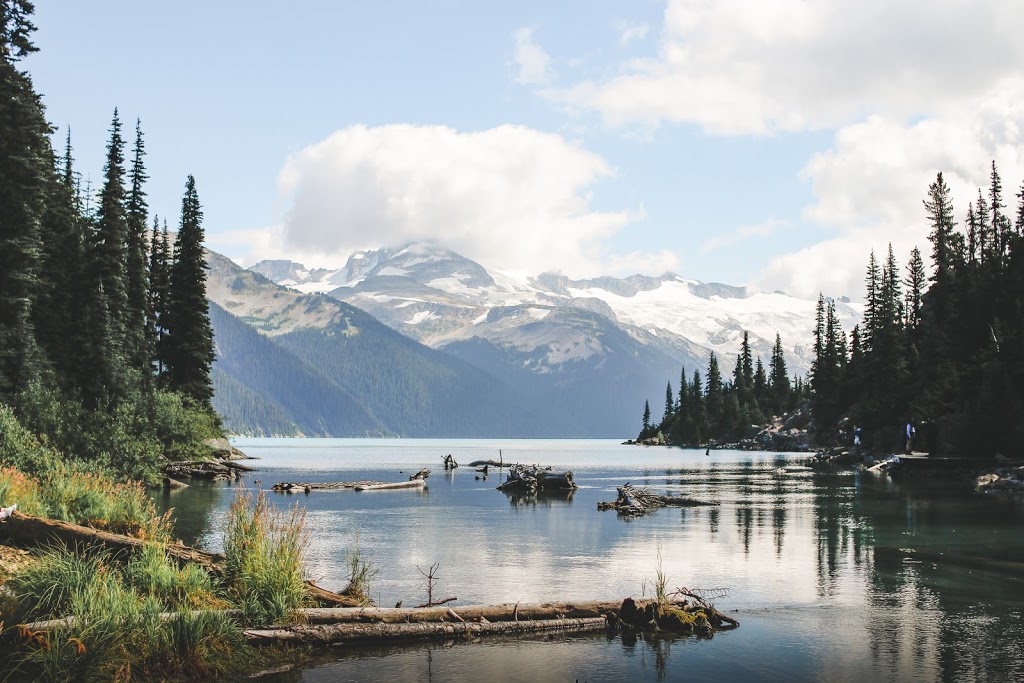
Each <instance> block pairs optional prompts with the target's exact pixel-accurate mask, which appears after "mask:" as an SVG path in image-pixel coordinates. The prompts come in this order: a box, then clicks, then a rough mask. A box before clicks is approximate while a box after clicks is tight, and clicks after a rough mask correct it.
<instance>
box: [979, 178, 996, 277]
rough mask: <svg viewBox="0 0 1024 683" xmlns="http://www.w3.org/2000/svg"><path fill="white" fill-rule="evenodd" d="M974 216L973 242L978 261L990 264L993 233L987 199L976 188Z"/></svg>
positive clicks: (993, 245)
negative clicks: (976, 197)
mask: <svg viewBox="0 0 1024 683" xmlns="http://www.w3.org/2000/svg"><path fill="white" fill-rule="evenodd" d="M974 218H975V222H976V224H977V226H978V227H977V229H976V231H975V234H976V237H975V243H976V246H977V249H978V262H979V263H981V264H983V265H991V263H992V259H993V258H994V256H995V235H994V234H993V232H992V225H991V224H990V223H989V218H988V201H987V200H986V199H985V196H984V195H982V193H981V189H980V188H979V189H978V203H977V205H976V206H975V207H974Z"/></svg>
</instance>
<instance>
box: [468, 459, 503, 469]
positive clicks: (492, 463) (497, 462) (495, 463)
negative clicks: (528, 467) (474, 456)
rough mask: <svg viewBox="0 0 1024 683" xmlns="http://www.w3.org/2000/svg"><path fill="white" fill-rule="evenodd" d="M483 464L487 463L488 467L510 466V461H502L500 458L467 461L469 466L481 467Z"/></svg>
mask: <svg viewBox="0 0 1024 683" xmlns="http://www.w3.org/2000/svg"><path fill="white" fill-rule="evenodd" d="M484 465H487V466H488V467H510V466H511V465H510V463H507V462H502V461H500V460H474V461H473V462H471V463H469V466H470V467H483V466H484Z"/></svg>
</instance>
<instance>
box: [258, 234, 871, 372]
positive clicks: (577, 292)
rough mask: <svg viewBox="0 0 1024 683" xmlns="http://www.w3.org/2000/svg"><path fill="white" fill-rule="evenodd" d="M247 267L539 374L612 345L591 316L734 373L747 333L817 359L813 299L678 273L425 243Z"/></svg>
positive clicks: (847, 310) (806, 359) (801, 360)
mask: <svg viewBox="0 0 1024 683" xmlns="http://www.w3.org/2000/svg"><path fill="white" fill-rule="evenodd" d="M251 270H253V271H256V272H258V273H260V274H262V275H264V276H266V277H267V278H269V279H270V280H273V281H274V282H277V283H278V284H282V285H285V286H288V287H291V288H294V289H297V290H299V291H303V292H328V293H330V294H331V296H333V297H335V298H337V299H340V300H343V301H346V302H348V303H350V304H352V305H354V306H356V307H358V308H361V309H363V310H365V311H367V312H369V313H370V314H372V315H373V316H375V317H376V318H378V319H379V320H381V321H382V322H384V323H385V324H387V325H388V326H390V327H392V328H394V329H396V330H398V331H400V332H402V333H403V334H406V335H408V336H410V337H412V338H414V339H416V340H418V341H420V342H422V343H424V344H426V345H428V346H432V347H435V348H442V347H449V346H452V347H453V348H452V350H455V349H456V348H457V347H456V346H453V345H457V344H459V343H462V342H467V341H469V340H472V339H481V340H484V341H487V342H489V343H491V344H494V345H496V346H498V347H500V348H502V349H506V350H508V351H509V352H512V353H514V354H526V355H527V356H529V359H526V358H524V359H521V361H522V362H523V363H524V364H525V365H526V366H530V367H531V369H532V370H533V372H542V373H543V372H552V371H554V370H556V369H557V368H558V366H560V365H561V364H563V363H566V362H568V361H579V360H584V359H591V360H595V359H596V358H598V357H600V356H601V355H602V353H603V352H604V351H605V350H606V349H603V347H602V342H601V340H600V339H599V338H595V337H594V336H593V328H592V322H593V320H594V318H593V317H592V316H593V314H596V315H598V316H600V317H603V318H605V319H607V320H608V321H610V323H612V326H613V327H615V328H617V329H618V331H620V332H621V333H624V334H625V335H627V336H628V337H629V338H630V339H632V340H633V341H634V342H635V343H636V344H637V345H638V347H645V350H646V351H647V352H655V351H656V352H657V353H659V354H663V355H665V356H668V357H670V358H672V359H673V360H674V361H675V362H676V363H677V364H683V365H687V366H689V367H690V368H697V369H701V370H702V371H703V370H704V368H705V367H706V363H707V356H708V354H709V352H710V351H714V352H715V353H716V354H717V355H719V356H720V357H721V358H722V360H723V364H722V365H723V368H726V369H731V364H729V363H730V362H732V361H731V360H730V359H734V358H735V355H736V353H737V351H738V350H739V346H740V341H741V340H742V338H743V332H744V331H747V332H749V333H750V339H751V344H752V347H753V350H754V352H755V354H756V355H760V356H762V358H763V360H764V362H765V363H767V360H768V357H769V355H770V352H771V347H772V345H773V344H774V341H775V335H776V333H778V334H779V335H781V337H782V342H783V346H784V347H785V349H786V357H787V363H788V366H789V371H790V373H791V374H794V373H799V374H803V373H804V372H806V371H807V369H808V368H809V366H810V361H811V354H812V338H813V330H814V319H815V306H816V302H815V301H813V300H807V299H798V298H795V297H791V296H788V295H786V294H783V293H781V292H772V293H767V292H758V291H755V290H752V289H749V288H746V287H734V286H730V285H724V284H719V283H703V282H698V281H695V280H688V279H685V278H683V277H680V276H678V275H676V274H674V273H665V274H664V275H662V276H660V277H649V276H643V275H634V276H631V277H626V278H614V277H599V278H593V279H588V280H573V279H570V278H567V277H564V276H561V275H556V274H552V273H544V274H541V275H537V276H532V277H531V276H528V275H524V274H520V273H506V272H501V271H491V272H488V271H487V270H486V269H485V268H484V267H483V266H481V265H480V264H478V263H476V262H474V261H472V260H470V259H467V258H465V257H463V256H461V255H459V254H457V253H455V252H453V251H451V250H448V249H443V248H440V247H436V246H433V245H429V244H422V243H414V244H407V245H404V246H402V247H398V248H385V249H379V250H374V251H366V252H357V253H355V254H353V255H352V256H351V257H350V258H349V260H348V262H347V263H346V264H345V266H344V267H343V268H340V269H337V270H330V269H320V270H308V269H305V268H303V267H302V266H301V265H299V264H294V263H291V262H287V261H284V262H282V261H263V262H261V263H258V264H256V265H255V266H253V267H252V268H251ZM836 312H837V314H838V316H839V319H840V321H841V323H842V324H843V327H844V329H846V330H848V331H849V330H850V329H852V327H853V325H854V324H855V323H856V322H857V321H859V319H860V317H861V311H860V307H859V306H855V305H852V304H850V303H848V302H847V301H839V302H837V303H836ZM584 321H586V322H584ZM636 350H637V351H639V350H642V349H636Z"/></svg>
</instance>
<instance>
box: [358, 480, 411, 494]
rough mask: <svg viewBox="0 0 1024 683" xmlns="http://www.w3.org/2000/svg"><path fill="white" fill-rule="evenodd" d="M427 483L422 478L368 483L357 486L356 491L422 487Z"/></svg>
mask: <svg viewBox="0 0 1024 683" xmlns="http://www.w3.org/2000/svg"><path fill="white" fill-rule="evenodd" d="M425 485H426V483H425V482H424V481H423V480H422V479H413V480H412V481H395V482H390V483H387V484H367V485H361V486H357V487H356V491H388V490H391V489H421V488H423V487H424V486H425Z"/></svg>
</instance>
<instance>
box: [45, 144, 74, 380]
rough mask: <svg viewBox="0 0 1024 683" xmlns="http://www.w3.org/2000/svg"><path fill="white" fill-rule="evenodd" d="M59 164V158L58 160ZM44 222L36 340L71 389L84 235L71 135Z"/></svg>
mask: <svg viewBox="0 0 1024 683" xmlns="http://www.w3.org/2000/svg"><path fill="white" fill-rule="evenodd" d="M57 161H58V160H55V162H57ZM47 187H48V191H47V196H46V200H45V209H44V212H43V218H42V222H41V237H42V240H41V246H42V251H41V268H40V278H39V282H40V288H39V293H38V298H37V302H36V304H35V305H34V307H33V318H34V326H35V330H36V338H37V340H38V342H39V345H40V347H41V348H42V350H43V352H44V353H45V356H46V358H47V359H48V361H49V364H50V367H52V368H53V370H54V371H55V372H56V377H57V378H58V380H59V381H60V383H61V384H63V385H65V387H66V388H71V387H73V386H74V382H73V376H74V374H75V370H76V366H77V365H78V363H79V362H80V360H81V359H80V358H79V346H80V344H81V336H82V326H81V321H80V320H79V317H80V316H79V311H80V309H81V306H82V304H83V299H82V294H81V267H82V236H81V224H80V220H79V215H78V203H77V199H76V197H75V187H74V171H73V169H72V158H71V132H70V130H69V131H68V134H67V138H66V142H65V151H64V157H63V158H62V159H60V160H59V164H58V165H57V166H55V167H54V173H53V175H52V180H51V182H48V183H47Z"/></svg>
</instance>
